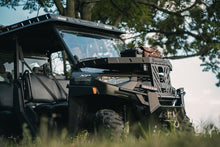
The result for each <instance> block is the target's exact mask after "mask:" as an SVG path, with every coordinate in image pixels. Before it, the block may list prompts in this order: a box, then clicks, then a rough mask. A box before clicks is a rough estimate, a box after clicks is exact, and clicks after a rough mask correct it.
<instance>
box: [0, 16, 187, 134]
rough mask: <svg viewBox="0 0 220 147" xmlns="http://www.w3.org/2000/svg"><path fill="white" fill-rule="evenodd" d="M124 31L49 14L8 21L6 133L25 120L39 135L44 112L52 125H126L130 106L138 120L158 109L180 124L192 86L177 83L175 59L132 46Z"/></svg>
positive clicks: (1, 116) (0, 53) (0, 128)
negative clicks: (173, 82) (172, 74)
mask: <svg viewBox="0 0 220 147" xmlns="http://www.w3.org/2000/svg"><path fill="white" fill-rule="evenodd" d="M122 34H124V32H122V31H120V30H118V29H117V28H115V27H112V26H108V25H104V24H100V23H94V22H89V21H85V20H79V19H73V18H69V17H63V16H57V15H49V14H47V15H42V16H39V17H35V18H32V19H28V20H26V21H22V22H20V23H16V24H14V25H11V26H6V27H2V28H1V29H0V80H1V81H0V134H3V135H11V134H18V135H19V134H20V133H21V132H22V124H24V123H26V124H27V126H28V128H29V129H30V130H31V132H32V133H33V134H36V132H37V131H38V128H39V124H40V118H41V117H46V118H47V120H48V128H50V129H56V128H62V127H66V128H68V130H69V131H71V132H77V131H79V130H80V129H91V128H92V129H94V125H96V127H99V126H103V127H107V128H110V129H112V130H117V131H122V130H123V129H124V127H125V125H124V124H125V122H127V121H130V120H128V118H129V117H128V116H129V115H128V114H130V113H131V114H132V115H133V117H132V120H131V121H133V122H135V121H138V120H140V119H141V117H146V118H149V117H150V116H155V118H156V119H157V120H158V121H159V122H161V124H166V122H169V123H170V122H171V124H174V126H175V127H177V128H178V127H179V125H180V123H182V122H183V121H184V119H187V117H186V115H185V111H184V99H183V97H184V93H185V92H184V89H183V88H180V89H177V90H176V89H175V88H173V87H172V86H171V83H170V76H169V74H170V71H171V70H172V66H171V64H170V62H169V61H168V60H164V59H160V58H154V57H144V56H143V52H144V51H143V50H142V49H141V48H135V49H130V50H127V49H126V46H125V43H124V42H123V40H122V39H121V38H120V36H121V35H122ZM121 56H122V57H121ZM128 112H129V113H128ZM178 113H180V114H181V117H179V116H177V114H178ZM140 114H141V115H140ZM139 116H141V117H139ZM169 123H167V124H169Z"/></svg>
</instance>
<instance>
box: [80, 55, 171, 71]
mask: <svg viewBox="0 0 220 147" xmlns="http://www.w3.org/2000/svg"><path fill="white" fill-rule="evenodd" d="M144 64H158V65H164V66H168V67H169V68H170V70H172V65H171V63H170V61H168V60H164V59H159V58H152V57H109V58H94V59H91V58H90V59H83V60H80V61H79V63H78V67H79V68H83V67H91V68H101V69H111V70H131V69H134V68H139V66H138V65H144Z"/></svg>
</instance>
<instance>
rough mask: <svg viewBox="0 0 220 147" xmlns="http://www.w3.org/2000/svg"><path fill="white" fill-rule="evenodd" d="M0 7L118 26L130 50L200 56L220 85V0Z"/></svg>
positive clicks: (81, 0)
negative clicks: (156, 48)
mask: <svg viewBox="0 0 220 147" xmlns="http://www.w3.org/2000/svg"><path fill="white" fill-rule="evenodd" d="M0 6H6V7H11V8H16V7H17V6H23V9H25V10H30V12H32V11H39V10H40V9H44V11H45V12H49V13H58V14H60V15H64V16H69V17H75V18H81V19H86V20H92V21H96V22H102V23H105V24H110V25H114V26H117V27H119V28H121V29H122V30H125V31H126V32H127V33H128V35H127V36H126V39H127V42H128V47H130V48H132V47H134V46H135V45H144V44H145V43H148V44H149V45H151V46H155V45H157V46H160V47H161V48H162V50H163V54H164V56H165V58H168V59H182V58H188V57H195V56H198V57H199V58H200V59H201V60H202V61H203V64H201V66H204V71H210V70H211V71H212V72H213V73H214V74H216V77H217V79H218V82H217V84H216V85H217V86H220V67H219V66H220V60H219V59H220V9H219V8H220V0H193V1H191V0H26V1H22V0H1V1H0ZM128 36H129V37H128Z"/></svg>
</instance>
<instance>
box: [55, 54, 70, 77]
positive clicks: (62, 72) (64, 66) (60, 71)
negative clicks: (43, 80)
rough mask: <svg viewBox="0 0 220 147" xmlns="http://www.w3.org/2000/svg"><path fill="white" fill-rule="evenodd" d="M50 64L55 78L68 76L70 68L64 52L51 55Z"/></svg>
mask: <svg viewBox="0 0 220 147" xmlns="http://www.w3.org/2000/svg"><path fill="white" fill-rule="evenodd" d="M51 64H52V72H53V74H54V75H55V76H70V73H71V66H70V62H69V60H68V58H67V55H66V53H65V51H58V52H54V53H52V54H51Z"/></svg>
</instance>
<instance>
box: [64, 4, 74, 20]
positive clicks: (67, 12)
mask: <svg viewBox="0 0 220 147" xmlns="http://www.w3.org/2000/svg"><path fill="white" fill-rule="evenodd" d="M64 15H65V16H68V17H73V18H75V0H67V2H66V9H65V13H64Z"/></svg>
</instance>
